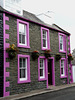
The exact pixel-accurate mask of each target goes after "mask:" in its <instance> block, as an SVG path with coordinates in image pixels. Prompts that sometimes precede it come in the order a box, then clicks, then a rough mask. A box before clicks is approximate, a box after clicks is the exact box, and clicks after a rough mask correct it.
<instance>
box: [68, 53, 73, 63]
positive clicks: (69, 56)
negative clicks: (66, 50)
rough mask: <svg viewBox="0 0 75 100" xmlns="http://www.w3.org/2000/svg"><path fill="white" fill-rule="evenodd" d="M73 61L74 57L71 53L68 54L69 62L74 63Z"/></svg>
mask: <svg viewBox="0 0 75 100" xmlns="http://www.w3.org/2000/svg"><path fill="white" fill-rule="evenodd" d="M72 60H73V57H72V54H71V53H70V54H68V62H69V63H70V61H72Z"/></svg>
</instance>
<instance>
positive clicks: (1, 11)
mask: <svg viewBox="0 0 75 100" xmlns="http://www.w3.org/2000/svg"><path fill="white" fill-rule="evenodd" d="M0 12H3V13H6V14H9V15H12V16H15V17H18V18H20V19H23V20H26V21H29V22H32V23H35V24H38V25H40V26H43V27H46V28H50V29H52V30H55V31H58V32H61V33H64V34H67V35H69V36H70V33H67V32H63V31H60V30H58V29H55V28H52V27H49V26H46V25H43V24H40V23H38V22H35V21H32V20H29V19H26V18H24V17H21V16H19V15H16V14H13V13H11V12H8V11H2V10H0Z"/></svg>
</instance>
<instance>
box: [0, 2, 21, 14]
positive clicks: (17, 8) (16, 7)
mask: <svg viewBox="0 0 75 100" xmlns="http://www.w3.org/2000/svg"><path fill="white" fill-rule="evenodd" d="M0 5H1V6H2V7H3V8H4V9H6V10H8V11H10V12H13V13H15V14H19V15H22V14H23V10H22V8H21V0H0Z"/></svg>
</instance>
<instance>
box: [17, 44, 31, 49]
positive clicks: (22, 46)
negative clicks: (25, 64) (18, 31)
mask: <svg viewBox="0 0 75 100" xmlns="http://www.w3.org/2000/svg"><path fill="white" fill-rule="evenodd" d="M18 47H21V48H30V46H25V45H18Z"/></svg>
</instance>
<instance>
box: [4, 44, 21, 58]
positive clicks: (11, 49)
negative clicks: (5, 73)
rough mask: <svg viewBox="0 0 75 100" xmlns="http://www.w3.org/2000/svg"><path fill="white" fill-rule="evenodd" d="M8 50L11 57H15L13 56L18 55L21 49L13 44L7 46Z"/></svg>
mask: <svg viewBox="0 0 75 100" xmlns="http://www.w3.org/2000/svg"><path fill="white" fill-rule="evenodd" d="M6 52H7V53H8V55H9V58H10V59H13V58H15V57H16V55H17V53H18V52H19V50H18V48H17V47H16V46H15V45H14V44H12V45H10V46H9V48H6Z"/></svg>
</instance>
